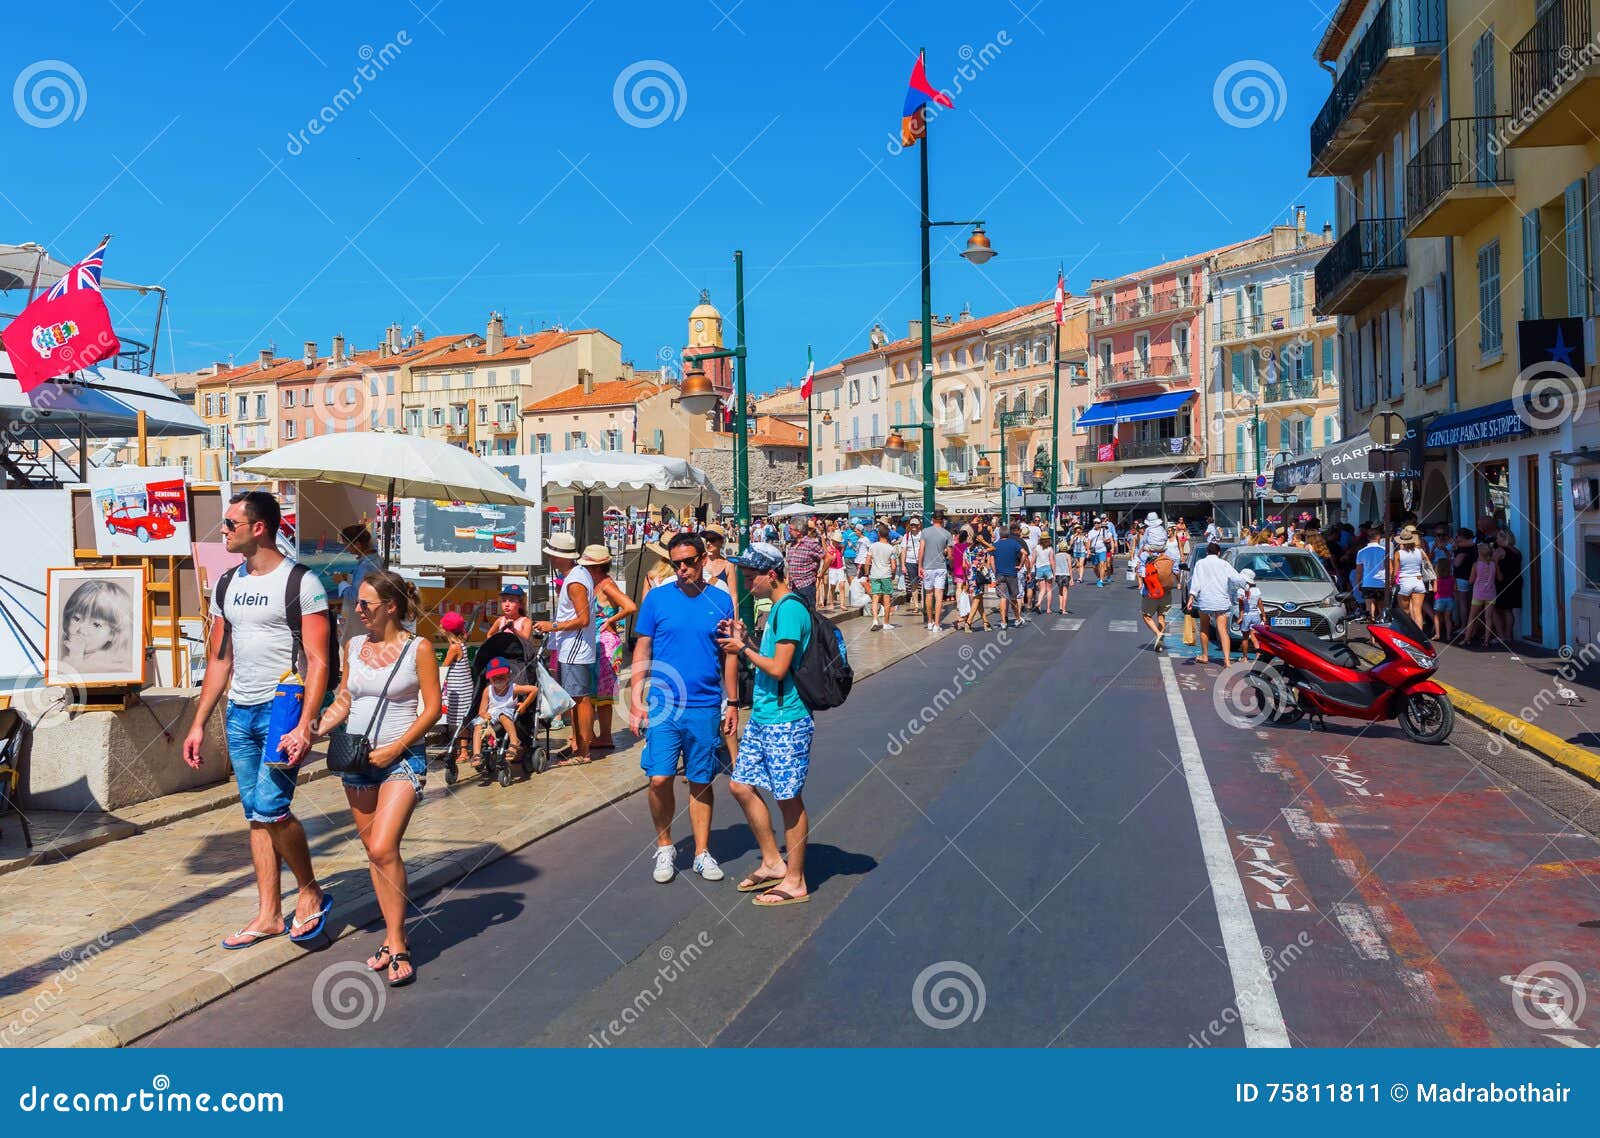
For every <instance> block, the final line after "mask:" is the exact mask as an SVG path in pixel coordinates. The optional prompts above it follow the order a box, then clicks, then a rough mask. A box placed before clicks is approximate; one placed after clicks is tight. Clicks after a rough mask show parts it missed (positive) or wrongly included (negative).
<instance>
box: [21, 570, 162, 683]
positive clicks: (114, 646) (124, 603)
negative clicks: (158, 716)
mask: <svg viewBox="0 0 1600 1138" xmlns="http://www.w3.org/2000/svg"><path fill="white" fill-rule="evenodd" d="M48 582H49V583H48V586H47V588H46V599H45V612H46V616H47V619H46V627H45V675H44V682H45V683H46V684H54V685H60V686H67V687H93V686H96V685H106V686H110V685H118V684H143V682H144V674H145V669H144V633H145V627H144V606H145V596H144V586H145V571H144V568H143V567H142V566H135V567H131V568H119V569H87V568H85V569H79V568H71V569H51V570H50V571H49V576H48Z"/></svg>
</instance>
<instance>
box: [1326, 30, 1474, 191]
mask: <svg viewBox="0 0 1600 1138" xmlns="http://www.w3.org/2000/svg"><path fill="white" fill-rule="evenodd" d="M1444 41H1445V20H1444V4H1443V2H1442V0H1386V2H1385V3H1384V5H1383V6H1382V7H1381V8H1379V9H1378V14H1377V16H1376V17H1375V18H1374V19H1373V21H1372V25H1371V26H1370V27H1369V28H1368V29H1367V31H1366V33H1365V34H1364V35H1363V36H1362V37H1361V41H1360V42H1359V43H1358V44H1357V45H1356V48H1355V51H1353V52H1351V54H1350V61H1349V62H1348V63H1347V64H1346V65H1345V68H1344V70H1343V71H1342V72H1340V73H1339V78H1338V79H1336V80H1335V81H1334V84H1333V91H1332V92H1331V93H1330V94H1329V95H1328V99H1327V101H1326V102H1325V103H1323V104H1322V110H1321V111H1319V112H1318V113H1317V117H1316V118H1315V119H1314V120H1313V121H1312V123H1311V176H1312V177H1313V178H1322V177H1328V176H1331V175H1336V174H1355V173H1358V172H1359V171H1360V170H1361V168H1362V167H1363V166H1364V165H1365V164H1366V161H1367V158H1368V156H1369V154H1370V153H1371V151H1372V150H1373V149H1374V148H1375V147H1377V146H1380V145H1382V144H1383V142H1384V140H1385V139H1386V138H1387V136H1388V134H1389V133H1390V132H1387V131H1385V130H1383V129H1381V127H1382V126H1383V125H1384V124H1385V122H1386V121H1387V120H1388V119H1389V118H1391V117H1394V118H1398V117H1400V116H1402V115H1404V114H1406V113H1408V112H1409V111H1410V110H1411V108H1412V106H1413V105H1414V104H1415V103H1416V102H1417V101H1418V100H1419V99H1420V98H1421V96H1422V94H1423V92H1424V91H1425V89H1426V88H1427V87H1428V86H1429V85H1435V86H1436V85H1437V83H1438V66H1439V56H1440V54H1441V53H1442V52H1443V50H1444Z"/></svg>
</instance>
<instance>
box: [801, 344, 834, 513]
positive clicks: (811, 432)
mask: <svg viewBox="0 0 1600 1138" xmlns="http://www.w3.org/2000/svg"><path fill="white" fill-rule="evenodd" d="M810 353H811V348H810V347H809V346H807V348H806V354H807V355H808V356H809V355H810ZM812 394H813V396H815V392H813V393H812ZM815 409H816V404H815V403H814V402H813V400H812V399H807V400H806V478H807V480H810V479H812V478H815V477H816V476H817V458H816V455H817V442H816V437H815V436H816V428H815V425H814V424H813V422H812V412H813V411H814V410H815ZM832 422H833V412H831V411H824V412H823V413H822V425H823V426H824V427H826V426H828V425H829V424H830V423H832ZM813 504H814V502H813V496H812V490H811V487H809V486H807V487H806V505H808V506H810V505H813Z"/></svg>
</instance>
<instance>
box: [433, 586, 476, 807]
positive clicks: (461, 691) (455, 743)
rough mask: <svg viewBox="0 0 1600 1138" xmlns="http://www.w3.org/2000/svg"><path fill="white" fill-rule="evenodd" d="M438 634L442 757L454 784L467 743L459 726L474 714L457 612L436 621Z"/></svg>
mask: <svg viewBox="0 0 1600 1138" xmlns="http://www.w3.org/2000/svg"><path fill="white" fill-rule="evenodd" d="M439 631H440V632H442V633H444V639H445V645H446V647H445V652H444V660H443V662H442V663H441V664H440V666H441V667H442V668H444V712H445V723H446V724H447V725H448V726H449V728H450V753H449V754H448V755H447V756H446V757H445V770H446V772H448V776H449V778H448V781H450V782H454V781H455V776H456V770H457V768H458V767H459V765H460V762H461V759H462V757H463V756H465V755H466V753H467V748H468V746H469V745H470V740H469V739H468V738H467V736H466V735H465V734H464V733H463V732H462V730H461V728H462V726H463V725H465V724H466V723H467V721H468V720H470V719H471V718H472V717H473V715H474V714H475V709H474V708H473V706H472V688H473V680H472V663H471V661H470V660H469V659H468V658H467V620H466V618H465V617H464V616H462V615H461V614H460V613H458V612H447V613H445V614H444V615H443V616H441V617H440V618H439Z"/></svg>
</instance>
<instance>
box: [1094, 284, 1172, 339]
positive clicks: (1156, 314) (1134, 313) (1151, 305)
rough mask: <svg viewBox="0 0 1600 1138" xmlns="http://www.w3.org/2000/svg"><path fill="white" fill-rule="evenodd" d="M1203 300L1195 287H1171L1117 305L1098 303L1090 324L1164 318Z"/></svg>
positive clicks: (1108, 326) (1099, 326) (1107, 325)
mask: <svg viewBox="0 0 1600 1138" xmlns="http://www.w3.org/2000/svg"><path fill="white" fill-rule="evenodd" d="M1199 303H1200V300H1199V296H1198V294H1197V293H1196V291H1195V290H1194V289H1183V288H1169V289H1166V290H1164V291H1162V292H1157V293H1153V294H1151V295H1150V296H1137V297H1133V298H1132V299H1130V300H1124V301H1120V302H1119V303H1117V304H1115V305H1097V306H1096V307H1095V308H1094V309H1093V310H1091V311H1090V313H1089V325H1090V327H1092V328H1095V329H1100V328H1110V327H1111V326H1112V325H1118V324H1137V323H1138V322H1140V321H1141V320H1160V319H1163V318H1165V317H1170V316H1173V315H1176V314H1178V313H1180V312H1183V311H1185V310H1187V309H1191V308H1195V307H1196V306H1198V305H1199Z"/></svg>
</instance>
